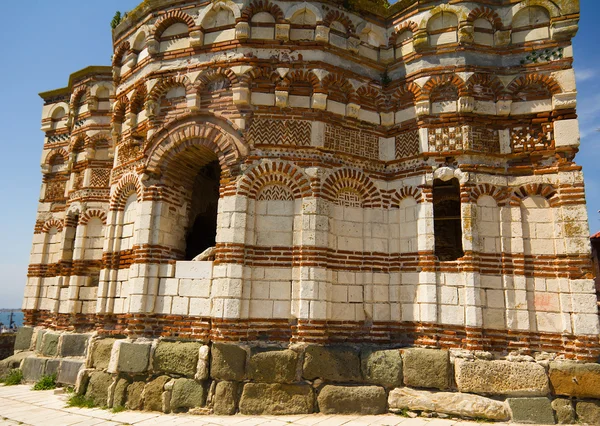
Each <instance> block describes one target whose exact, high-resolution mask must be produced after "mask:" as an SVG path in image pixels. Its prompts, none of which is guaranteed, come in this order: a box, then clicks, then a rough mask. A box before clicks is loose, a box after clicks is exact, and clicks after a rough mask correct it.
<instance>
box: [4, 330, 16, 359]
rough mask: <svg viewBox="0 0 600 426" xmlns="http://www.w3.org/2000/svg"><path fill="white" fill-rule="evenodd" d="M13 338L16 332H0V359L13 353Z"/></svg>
mask: <svg viewBox="0 0 600 426" xmlns="http://www.w3.org/2000/svg"><path fill="white" fill-rule="evenodd" d="M15 339H16V334H14V333H5V334H0V360H2V359H4V358H8V357H9V356H11V355H12V354H13V346H14V345H15Z"/></svg>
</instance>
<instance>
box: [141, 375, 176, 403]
mask: <svg viewBox="0 0 600 426" xmlns="http://www.w3.org/2000/svg"><path fill="white" fill-rule="evenodd" d="M169 380H171V378H170V377H169V376H160V377H157V378H156V379H154V380H152V381H151V382H149V383H148V384H146V387H145V388H144V410H146V411H162V410H163V400H162V394H163V391H164V388H165V384H166V383H167V382H168V381H169Z"/></svg>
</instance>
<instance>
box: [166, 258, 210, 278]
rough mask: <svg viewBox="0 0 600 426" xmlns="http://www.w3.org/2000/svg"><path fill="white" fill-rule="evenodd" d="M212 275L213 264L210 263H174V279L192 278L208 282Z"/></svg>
mask: <svg viewBox="0 0 600 426" xmlns="http://www.w3.org/2000/svg"><path fill="white" fill-rule="evenodd" d="M212 275H213V262H211V261H201V262H194V261H179V262H176V263H175V277H176V278H193V279H204V280H210V279H211V278H212Z"/></svg>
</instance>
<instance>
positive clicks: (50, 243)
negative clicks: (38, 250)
mask: <svg viewBox="0 0 600 426" xmlns="http://www.w3.org/2000/svg"><path fill="white" fill-rule="evenodd" d="M60 236H61V234H60V232H58V229H57V228H56V227H55V226H53V227H52V228H50V229H49V230H48V233H47V234H46V241H45V244H44V245H45V247H44V255H43V256H42V264H44V265H49V264H52V263H57V262H58V261H59V260H60Z"/></svg>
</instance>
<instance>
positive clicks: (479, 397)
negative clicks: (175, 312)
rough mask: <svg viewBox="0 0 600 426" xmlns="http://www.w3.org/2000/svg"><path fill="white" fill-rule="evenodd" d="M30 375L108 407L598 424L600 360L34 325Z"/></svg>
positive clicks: (27, 360) (27, 367)
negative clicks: (51, 379) (136, 335)
mask: <svg viewBox="0 0 600 426" xmlns="http://www.w3.org/2000/svg"><path fill="white" fill-rule="evenodd" d="M20 334H25V337H26V336H27V335H29V336H30V337H31V340H30V343H29V346H28V347H24V346H25V345H24V344H23V341H24V340H26V339H22V340H23V341H21V342H20V345H21V346H20V347H19V348H18V349H20V350H22V349H32V350H35V356H32V357H28V358H25V359H24V360H23V362H22V364H21V368H22V370H23V373H24V377H25V380H26V381H29V382H33V381H35V380H38V379H39V378H40V377H41V376H42V375H43V374H54V373H55V374H57V376H58V381H59V382H60V383H63V384H67V385H75V386H76V390H77V392H79V393H80V394H83V395H85V396H86V397H88V398H90V399H92V400H93V401H94V402H95V403H96V404H97V405H99V406H108V407H115V406H125V407H127V408H129V409H134V410H150V411H162V412H173V413H180V412H193V413H199V414H201V413H214V414H218V415H232V414H235V413H241V414H247V415H256V414H273V415H283V414H311V413H317V412H321V413H326V414H351V413H361V414H380V413H385V412H388V411H389V412H394V413H398V414H401V415H414V414H413V413H416V414H421V415H427V416H430V415H437V416H440V417H447V416H451V417H464V418H471V419H487V420H492V421H507V420H513V421H515V422H521V423H523V422H524V423H527V422H534V423H544V424H553V423H555V422H559V423H576V422H581V423H589V424H598V422H599V421H600V364H595V363H576V362H572V361H565V360H563V359H560V358H558V357H556V356H555V355H551V354H548V353H535V354H533V355H520V354H518V353H516V352H513V353H510V354H506V355H505V356H503V357H501V358H498V357H496V358H495V357H494V356H493V355H492V354H491V353H488V352H477V351H475V352H472V351H464V350H454V349H451V350H443V349H427V348H414V347H403V348H397V347H374V346H373V345H334V346H328V347H324V346H318V345H310V344H294V345H289V346H284V345H275V344H266V343H263V344H260V343H254V344H230V343H211V342H208V341H199V340H176V339H166V338H158V339H146V338H143V339H142V338H140V339H127V338H118V337H101V336H98V335H94V334H74V333H61V332H54V331H48V330H43V329H39V328H38V329H36V330H32V329H27V328H26V329H24V330H22V331H21V332H20Z"/></svg>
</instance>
